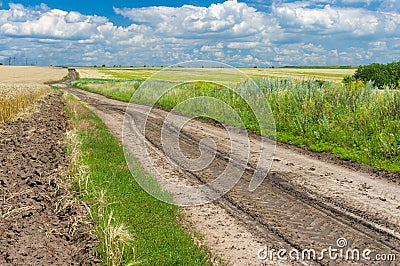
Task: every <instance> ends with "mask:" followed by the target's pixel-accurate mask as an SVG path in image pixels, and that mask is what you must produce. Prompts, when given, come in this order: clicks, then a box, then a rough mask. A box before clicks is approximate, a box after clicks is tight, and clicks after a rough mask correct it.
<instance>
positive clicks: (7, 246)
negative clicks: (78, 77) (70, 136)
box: [0, 92, 99, 265]
mask: <svg viewBox="0 0 400 266" xmlns="http://www.w3.org/2000/svg"><path fill="white" fill-rule="evenodd" d="M66 128H67V117H66V116H65V114H64V104H63V101H62V99H61V93H60V92H57V93H53V94H50V95H48V96H46V97H44V98H43V99H41V100H39V102H38V104H37V108H36V112H34V113H33V114H30V116H29V118H28V117H25V118H24V119H19V120H16V121H14V122H8V123H4V124H0V136H1V138H0V265H93V264H96V263H98V262H99V261H98V259H96V258H95V257H94V256H93V255H92V249H93V247H94V246H95V245H96V241H95V239H93V238H92V237H91V235H89V234H87V232H89V231H90V230H91V225H90V223H87V218H86V217H87V213H86V207H85V206H84V205H81V204H79V203H78V202H77V201H76V200H75V199H74V195H72V194H71V191H70V180H69V179H68V178H67V174H66V167H67V164H68V161H67V159H66V155H65V147H64V133H65V131H66ZM84 224H86V225H84Z"/></svg>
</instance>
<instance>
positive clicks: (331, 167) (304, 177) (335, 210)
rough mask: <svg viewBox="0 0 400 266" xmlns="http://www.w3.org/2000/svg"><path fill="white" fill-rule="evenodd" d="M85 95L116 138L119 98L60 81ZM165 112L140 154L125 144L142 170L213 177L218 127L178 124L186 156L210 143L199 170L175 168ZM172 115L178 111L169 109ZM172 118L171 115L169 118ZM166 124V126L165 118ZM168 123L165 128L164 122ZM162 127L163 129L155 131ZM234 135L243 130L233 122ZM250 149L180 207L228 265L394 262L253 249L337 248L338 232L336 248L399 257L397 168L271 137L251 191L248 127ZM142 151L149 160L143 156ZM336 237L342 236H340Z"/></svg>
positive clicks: (253, 161) (223, 149) (222, 156)
mask: <svg viewBox="0 0 400 266" xmlns="http://www.w3.org/2000/svg"><path fill="white" fill-rule="evenodd" d="M60 87H64V88H67V89H68V90H69V91H70V92H72V93H73V94H75V95H76V96H77V97H78V98H80V99H81V100H83V101H84V102H86V103H87V104H88V105H89V106H90V107H91V108H92V109H93V110H94V111H95V112H96V113H97V114H98V115H99V116H100V117H101V118H102V119H103V121H104V122H105V123H106V124H107V125H108V127H109V128H110V130H111V131H112V132H113V133H114V134H115V135H116V136H118V137H120V138H121V128H122V124H123V119H124V115H125V110H126V107H127V103H123V102H120V101H116V100H112V99H109V98H106V97H104V96H101V95H97V94H93V93H89V92H85V91H81V90H78V89H74V88H68V87H67V86H65V85H64V86H61V85H60ZM147 110H148V107H147V106H144V105H139V104H136V105H133V108H131V109H130V111H129V113H128V115H129V116H130V117H135V119H139V120H140V119H143V117H144V114H145V113H146V111H147ZM166 115H167V112H166V111H164V110H160V109H153V110H152V112H151V114H150V116H149V119H148V122H147V124H146V135H145V137H146V141H147V146H148V151H149V152H148V155H146V154H143V153H139V152H137V149H136V148H137V147H138V146H137V145H138V144H137V143H136V142H135V138H136V137H135V136H124V138H125V137H129V138H130V139H129V140H131V145H130V147H129V148H130V150H132V152H134V153H135V150H136V153H135V156H137V157H138V159H139V160H141V161H142V163H143V166H144V167H145V168H146V169H148V170H149V171H152V172H154V169H153V167H154V166H155V167H156V169H157V171H158V172H159V173H161V174H162V175H163V176H167V177H168V178H169V179H170V180H173V181H175V182H182V183H185V184H198V183H199V182H200V183H201V182H205V181H210V180H213V179H214V178H216V177H217V176H218V174H219V173H221V171H223V169H224V168H225V167H226V164H227V160H226V157H227V156H228V157H229V152H230V143H229V137H228V136H227V132H226V130H225V129H224V128H223V127H221V126H218V125H215V124H213V123H208V122H206V121H202V120H196V119H195V120H191V121H190V122H189V123H187V124H185V126H184V127H183V128H182V130H181V131H180V143H179V146H180V149H181V150H182V152H183V153H184V154H185V155H187V156H188V157H191V158H197V157H198V156H199V148H198V145H199V142H200V140H201V139H203V138H205V137H207V138H212V139H213V140H214V142H215V143H216V144H217V148H218V152H217V155H216V157H215V159H214V161H213V162H212V164H211V165H209V166H208V167H206V168H205V169H203V170H202V171H197V172H196V171H182V170H181V169H179V168H178V167H176V165H174V164H173V163H171V161H170V160H168V159H167V158H166V156H164V154H163V146H162V142H161V140H160V138H161V137H160V136H161V126H162V124H163V121H164V120H165V117H166ZM173 116H175V118H172V119H176V121H179V119H181V118H182V117H183V115H180V114H179V113H175V114H173ZM177 124H179V123H177ZM172 127H173V126H172ZM171 130H173V128H172V129H171ZM163 134H166V135H168V134H169V133H168V130H167V131H166V132H163ZM235 134H237V136H236V139H239V141H240V140H241V136H243V138H244V137H245V136H244V134H243V132H241V131H240V130H237V131H236V133H235ZM249 139H250V143H251V150H252V152H251V154H250V159H249V160H248V164H247V170H246V171H245V172H244V174H243V177H242V178H241V179H240V180H239V182H238V183H237V184H236V186H235V187H234V188H233V189H232V190H231V191H230V192H229V193H227V194H226V195H225V196H223V197H222V198H221V199H219V200H217V201H214V202H213V203H210V204H207V205H203V206H197V207H188V208H183V211H184V213H185V214H186V220H187V223H188V224H189V225H190V227H191V228H192V229H193V230H195V231H198V232H201V233H202V234H203V235H204V239H203V240H202V241H201V242H202V244H205V245H207V246H208V247H209V248H210V249H211V251H212V252H213V253H214V254H215V255H218V256H220V257H222V258H224V259H225V260H226V261H229V262H230V263H232V264H233V265H273V264H276V265H285V264H290V265H396V262H393V261H392V262H382V261H373V260H372V261H369V260H368V261H366V260H361V261H354V260H353V261H352V262H349V261H346V260H331V259H329V257H328V256H326V254H325V257H324V258H323V259H321V260H305V261H290V262H289V261H277V260H274V261H272V260H270V259H269V258H267V259H264V260H259V259H258V258H257V253H258V251H259V250H260V248H263V247H264V246H265V245H267V246H269V247H271V248H275V250H279V249H286V250H288V251H289V250H291V249H297V250H299V251H300V252H301V251H302V250H303V249H310V248H312V249H315V250H316V251H317V252H320V251H322V250H324V249H328V248H329V247H332V248H337V249H338V248H339V247H338V243H337V240H338V239H340V238H342V239H345V240H346V242H347V243H346V246H344V247H343V248H342V250H344V252H346V250H347V249H358V250H360V252H363V251H364V250H366V249H370V250H372V254H371V255H370V256H369V257H375V256H376V255H377V254H394V255H396V258H397V260H399V259H400V257H399V256H400V237H399V236H400V186H399V183H398V181H396V180H398V178H399V175H398V174H390V173H387V172H385V171H381V170H377V169H372V168H369V167H364V166H361V165H358V164H354V163H348V162H343V161H341V160H338V159H336V158H334V157H332V156H329V155H318V154H316V153H312V152H308V151H304V150H301V149H298V148H296V147H291V146H289V145H283V144H278V145H277V147H276V150H275V157H274V160H273V164H272V167H271V170H270V172H269V174H268V177H267V178H266V179H265V180H264V182H263V183H262V185H261V186H260V187H258V188H257V189H256V190H255V191H254V192H249V191H248V186H249V180H250V178H251V175H252V173H253V172H254V169H255V167H256V165H257V163H258V162H257V160H258V158H259V152H260V149H259V146H260V137H258V136H254V135H251V136H250V137H249ZM146 156H150V157H151V158H150V159H151V163H150V164H149V162H148V160H146V158H145V157H146ZM341 243H342V242H341Z"/></svg>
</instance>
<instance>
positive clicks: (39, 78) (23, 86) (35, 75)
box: [0, 66, 67, 123]
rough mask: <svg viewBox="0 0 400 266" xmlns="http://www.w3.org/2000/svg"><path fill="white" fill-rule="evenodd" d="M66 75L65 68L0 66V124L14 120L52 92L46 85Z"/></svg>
mask: <svg viewBox="0 0 400 266" xmlns="http://www.w3.org/2000/svg"><path fill="white" fill-rule="evenodd" d="M66 75H67V69H65V68H56V67H23V66H0V123H3V122H4V121H9V120H12V119H13V118H15V117H16V116H17V115H18V114H19V113H20V112H22V111H24V110H25V109H26V108H27V107H29V106H31V105H32V104H34V103H35V102H36V101H37V100H38V99H39V98H40V97H41V96H43V95H45V94H46V93H48V92H50V90H51V89H50V87H49V86H48V85H46V83H48V82H52V81H57V80H61V79H62V78H63V77H65V76H66Z"/></svg>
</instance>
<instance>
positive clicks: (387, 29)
mask: <svg viewBox="0 0 400 266" xmlns="http://www.w3.org/2000/svg"><path fill="white" fill-rule="evenodd" d="M190 60H213V61H219V62H223V63H226V64H230V65H233V66H238V67H240V66H242V67H252V66H258V67H271V66H275V67H279V66H289V65H290V66H299V65H318V66H319V65H355V66H358V65H362V64H368V63H372V62H379V63H387V62H392V61H400V1H399V0H364V1H361V0H308V1H296V0H291V1H284V0H270V1H263V0H247V1H237V0H227V1H212V0H207V1H203V0H186V1H185V0H174V1H166V0H164V1H155V0H147V1H143V0H131V1H128V0H113V1H98V2H92V1H77V0H68V1H60V0H42V1H40V0H38V1H36V0H30V1H25V0H20V1H18V0H15V1H6V0H0V63H3V64H9V63H11V64H14V63H15V64H20V65H25V64H29V65H30V64H38V65H103V64H104V65H124V66H130V65H134V66H140V65H148V66H150V65H158V66H160V65H163V66H167V65H171V64H177V63H179V62H184V61H190Z"/></svg>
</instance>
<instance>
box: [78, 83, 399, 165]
mask: <svg viewBox="0 0 400 266" xmlns="http://www.w3.org/2000/svg"><path fill="white" fill-rule="evenodd" d="M254 80H255V82H256V83H257V84H258V86H259V87H260V88H261V90H262V91H263V94H262V95H260V93H258V92H257V91H254V90H252V89H251V88H250V87H249V85H248V84H241V85H240V86H241V90H242V91H243V93H244V94H247V95H248V96H249V97H250V98H254V99H255V101H254V102H255V103H256V104H257V102H258V103H259V102H262V101H268V103H269V104H270V106H271V109H272V113H273V115H274V118H275V123H276V136H277V139H278V140H279V141H282V142H286V143H291V144H295V145H299V146H307V147H309V148H310V149H312V150H315V151H318V152H330V153H333V154H335V155H336V156H338V157H340V158H343V159H346V160H352V161H355V162H359V163H364V164H368V165H371V166H373V167H377V168H382V169H387V170H390V171H400V136H399V132H400V112H399V111H398V110H400V93H399V92H396V91H383V92H378V91H376V90H375V89H374V88H373V87H372V86H370V85H368V84H367V85H366V86H361V85H360V84H358V85H357V86H356V85H353V86H351V87H349V86H345V85H343V84H337V83H333V82H321V81H318V80H304V81H297V80H292V79H278V78H256V79H254ZM160 82H161V81H160ZM154 84H155V86H154V87H153V88H152V89H149V90H146V92H145V93H143V94H141V95H136V94H135V98H134V99H133V100H134V101H135V102H144V103H151V102H152V99H153V98H154V97H155V96H156V95H158V94H159V93H160V87H162V86H157V84H156V83H154ZM160 84H161V83H160ZM82 88H83V89H85V88H84V87H82ZM126 89H127V90H129V88H126ZM136 89H137V88H136ZM107 90H113V89H112V87H111V88H108V89H107ZM134 90H135V89H132V90H131V92H132V93H133V92H134ZM97 92H98V93H102V94H104V91H102V89H101V86H100V87H99V90H98V91H97ZM195 96H209V97H212V98H217V99H221V100H223V101H224V102H226V103H227V104H229V105H230V106H232V107H233V108H234V109H235V110H236V111H237V113H238V114H239V115H240V117H241V119H242V120H243V122H244V125H245V126H246V128H247V129H249V130H250V131H254V132H257V133H260V128H259V127H258V125H257V121H256V120H255V117H254V114H253V113H252V111H251V110H250V109H249V107H248V106H247V105H246V104H245V103H244V102H243V101H242V100H241V99H240V97H238V96H237V95H236V94H234V93H232V92H230V91H229V90H228V89H226V88H224V87H223V86H217V85H212V84H210V83H207V84H205V83H202V82H197V83H188V84H185V85H180V86H176V87H175V88H174V89H173V90H171V91H170V92H169V93H167V94H165V95H164V97H162V98H160V99H159V100H158V101H157V104H160V105H161V106H163V107H166V108H173V107H174V106H176V105H177V104H179V103H181V102H182V101H184V100H185V99H189V98H192V97H195ZM111 97H113V96H111ZM117 99H120V100H125V101H129V97H125V98H123V97H119V98H117ZM177 109H178V110H180V111H182V112H185V113H189V114H195V115H200V116H204V117H207V116H209V115H207V113H204V110H207V111H210V112H212V114H215V113H218V110H215V109H216V107H215V105H213V104H208V105H207V103H203V104H201V105H200V106H196V105H193V106H188V105H185V106H183V107H179V108H177ZM213 110H214V111H213ZM216 120H218V121H220V122H224V123H227V124H233V125H235V126H237V125H238V124H237V122H236V121H233V122H232V120H231V117H230V116H228V115H224V112H220V113H219V115H218V116H217V119H216ZM264 134H266V135H269V133H268V131H264Z"/></svg>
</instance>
